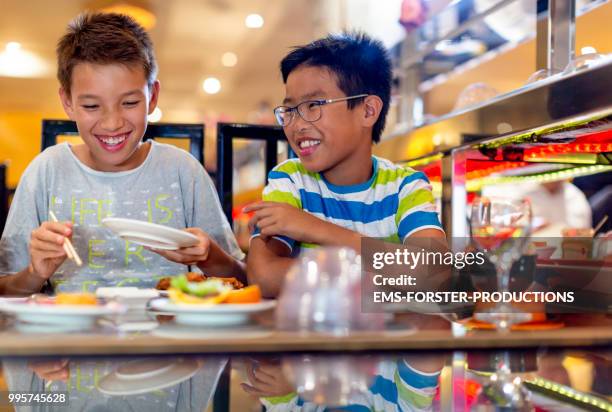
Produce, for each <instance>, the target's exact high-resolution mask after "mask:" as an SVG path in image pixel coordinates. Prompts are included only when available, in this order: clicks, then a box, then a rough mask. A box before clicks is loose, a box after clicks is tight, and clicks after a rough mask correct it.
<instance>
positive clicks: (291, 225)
mask: <svg viewBox="0 0 612 412" xmlns="http://www.w3.org/2000/svg"><path fill="white" fill-rule="evenodd" d="M244 211H245V212H255V214H254V215H253V217H252V218H251V220H250V221H249V229H250V230H251V232H252V231H253V230H254V229H255V226H257V227H258V228H259V233H260V234H261V237H262V239H263V240H264V241H265V240H268V238H269V237H270V236H287V237H289V238H291V239H293V240H297V241H298V242H314V241H315V239H314V238H313V235H312V234H313V233H317V231H318V230H319V229H318V228H319V227H320V226H321V225H322V224H325V223H326V222H324V221H323V220H321V219H319V218H317V217H316V216H313V215H311V214H310V213H308V212H304V211H303V210H301V209H298V208H296V207H293V206H291V205H288V204H286V203H279V202H257V203H254V204H252V205H249V206H247V207H245V208H244Z"/></svg>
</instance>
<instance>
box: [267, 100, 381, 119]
mask: <svg viewBox="0 0 612 412" xmlns="http://www.w3.org/2000/svg"><path fill="white" fill-rule="evenodd" d="M368 96H369V94H356V95H354V96H347V97H338V98H336V99H313V100H304V101H303V102H300V103H298V104H297V105H295V106H293V107H291V106H282V105H281V106H277V107H275V108H274V118H275V119H276V122H277V123H278V124H279V125H280V126H282V127H287V126H289V125H290V124H291V122H292V121H293V119H294V118H295V113H297V114H298V115H299V116H300V117H301V118H302V119H303V120H304V121H306V122H308V123H313V122H316V121H317V120H319V119H320V118H321V116H322V115H323V111H322V110H321V109H320V107H321V106H325V105H326V104H330V103H337V102H344V101H347V100H353V99H361V98H365V97H368ZM307 104H315V105H317V106H318V107H319V112H318V116H317V118H316V119H312V120H310V119H307V118H306V117H307V116H305V115H304V114H303V113H302V111H301V110H300V107H306V106H304V105H307ZM281 110H283V112H281ZM288 113H291V117H290V119H289V121H288V122H287V123H283V120H282V115H283V114H288Z"/></svg>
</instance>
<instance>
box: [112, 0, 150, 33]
mask: <svg viewBox="0 0 612 412" xmlns="http://www.w3.org/2000/svg"><path fill="white" fill-rule="evenodd" d="M100 11H103V12H104V13H118V14H126V15H128V16H130V17H132V18H133V19H134V20H136V22H137V23H138V24H140V25H141V26H142V27H144V28H145V30H150V29H152V28H153V27H155V24H156V23H157V18H156V17H155V14H153V12H152V11H150V10H147V9H146V8H144V7H141V6H136V5H134V4H129V3H116V4H112V5H110V6H107V7H103V8H101V9H100Z"/></svg>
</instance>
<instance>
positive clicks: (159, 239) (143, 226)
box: [102, 217, 198, 250]
mask: <svg viewBox="0 0 612 412" xmlns="http://www.w3.org/2000/svg"><path fill="white" fill-rule="evenodd" d="M102 224H103V225H104V226H106V227H107V228H109V229H110V230H112V231H113V232H115V233H116V234H117V235H118V236H119V237H120V238H122V239H125V240H129V241H130V242H133V243H138V244H139V245H143V246H148V247H152V248H155V249H166V250H176V249H178V248H182V247H189V246H194V245H197V244H198V238H197V237H196V236H194V235H192V234H191V233H189V232H185V231H184V230H179V229H175V228H173V227H168V226H163V225H158V224H155V223H149V222H144V221H142V220H134V219H124V218H121V217H107V218H105V219H102Z"/></svg>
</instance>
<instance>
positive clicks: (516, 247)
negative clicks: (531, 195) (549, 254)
mask: <svg viewBox="0 0 612 412" xmlns="http://www.w3.org/2000/svg"><path fill="white" fill-rule="evenodd" d="M470 223H471V230H472V239H473V240H474V242H475V243H476V246H477V247H478V248H479V249H480V250H482V251H483V252H484V253H485V254H486V255H487V257H488V258H489V260H490V261H491V263H492V264H493V265H494V266H495V271H496V279H497V291H498V292H501V295H499V296H504V295H507V292H509V289H510V288H509V284H510V269H511V268H512V264H513V263H514V262H515V261H516V260H518V259H519V258H520V257H521V255H522V253H523V249H524V248H525V246H526V245H527V242H528V240H529V236H530V234H531V206H530V204H529V201H528V200H527V199H506V198H490V197H481V198H477V199H475V200H474V202H473V203H472V215H471V219H470ZM505 292H506V293H505ZM475 318H476V319H477V320H480V321H483V322H489V323H493V324H495V325H496V327H497V329H498V330H499V331H508V330H509V328H510V327H511V326H512V325H513V324H515V323H521V322H526V321H529V320H530V319H531V314H529V313H524V312H521V311H519V310H517V309H514V308H513V307H512V306H511V305H510V304H508V303H503V300H502V301H501V302H500V303H496V305H495V307H493V309H490V310H487V311H485V312H480V313H477V314H476V315H475Z"/></svg>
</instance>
